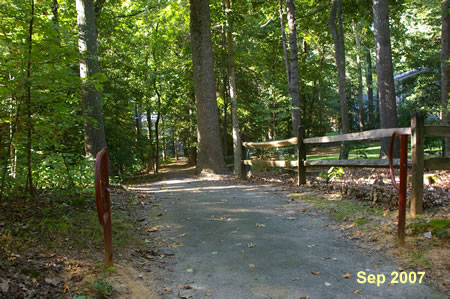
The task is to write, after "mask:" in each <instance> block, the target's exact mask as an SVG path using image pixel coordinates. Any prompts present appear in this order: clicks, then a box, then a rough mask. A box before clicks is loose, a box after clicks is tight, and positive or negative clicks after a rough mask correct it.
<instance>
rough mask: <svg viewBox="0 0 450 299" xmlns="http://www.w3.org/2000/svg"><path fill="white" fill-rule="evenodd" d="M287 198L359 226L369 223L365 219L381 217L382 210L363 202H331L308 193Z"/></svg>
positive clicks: (294, 194)
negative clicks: (306, 203) (307, 204)
mask: <svg viewBox="0 0 450 299" xmlns="http://www.w3.org/2000/svg"><path fill="white" fill-rule="evenodd" d="M289 197H291V198H293V199H294V200H304V201H307V202H310V203H311V204H312V205H313V206H314V207H316V208H320V209H325V211H326V212H328V213H329V214H331V215H332V216H333V217H334V219H335V220H344V219H345V220H354V221H355V222H356V223H357V224H359V225H364V224H367V223H369V219H366V218H370V217H376V216H382V215H383V209H382V208H380V207H377V206H372V205H369V204H367V203H364V202H356V201H350V200H332V199H327V198H321V197H317V196H313V195H312V194H308V193H292V194H289Z"/></svg>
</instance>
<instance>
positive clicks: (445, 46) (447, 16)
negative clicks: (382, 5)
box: [441, 0, 450, 158]
mask: <svg viewBox="0 0 450 299" xmlns="http://www.w3.org/2000/svg"><path fill="white" fill-rule="evenodd" d="M449 3H450V1H449V0H442V4H441V7H442V33H441V102H442V114H441V118H442V125H444V126H448V125H450V112H449V111H448V110H447V109H448V98H449V97H448V94H449V92H450V67H449V63H448V60H449V58H450V45H449V44H450V39H449V34H450V32H449V27H450V13H449V11H448V10H449V9H450V7H449V6H450V4H449ZM442 155H443V156H444V157H447V158H450V137H445V138H444V140H443V151H442Z"/></svg>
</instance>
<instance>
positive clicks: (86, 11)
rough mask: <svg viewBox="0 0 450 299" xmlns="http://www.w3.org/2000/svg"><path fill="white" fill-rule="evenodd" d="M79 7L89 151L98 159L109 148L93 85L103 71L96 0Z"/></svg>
mask: <svg viewBox="0 0 450 299" xmlns="http://www.w3.org/2000/svg"><path fill="white" fill-rule="evenodd" d="M76 7H77V24H78V47H79V50H80V54H81V58H80V78H81V80H82V83H81V103H82V111H83V115H84V117H85V123H84V141H85V151H86V155H87V156H90V157H92V158H94V157H95V156H96V154H97V152H98V151H99V150H101V149H102V148H104V147H106V138H105V129H104V125H103V108H102V96H101V94H100V92H99V91H98V90H97V89H96V88H95V86H94V84H93V82H92V77H93V76H94V75H95V74H97V73H98V72H99V66H98V58H97V28H96V25H95V11H94V3H93V0H76Z"/></svg>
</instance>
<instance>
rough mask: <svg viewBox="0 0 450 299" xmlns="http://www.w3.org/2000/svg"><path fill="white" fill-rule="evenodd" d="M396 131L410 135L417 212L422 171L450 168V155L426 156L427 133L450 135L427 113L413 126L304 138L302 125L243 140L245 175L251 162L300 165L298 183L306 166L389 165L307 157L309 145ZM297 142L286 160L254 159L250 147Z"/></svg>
mask: <svg viewBox="0 0 450 299" xmlns="http://www.w3.org/2000/svg"><path fill="white" fill-rule="evenodd" d="M395 131H397V132H398V133H400V134H406V135H411V160H410V161H408V166H409V167H411V172H412V181H411V182H412V193H411V207H410V213H411V215H413V216H415V215H416V214H420V213H422V209H423V208H422V199H423V174H424V169H430V170H450V158H428V159H424V141H425V137H450V126H425V125H424V114H423V113H421V112H416V113H414V114H413V116H412V118H411V127H410V128H389V129H377V130H370V131H363V132H359V133H349V134H342V135H337V136H325V137H312V138H304V136H305V129H304V127H303V126H300V127H299V129H298V138H297V137H294V138H290V139H285V140H276V141H268V142H244V143H243V144H242V145H243V149H244V157H245V159H244V160H242V170H243V171H242V177H243V178H247V176H248V172H249V170H250V168H251V166H259V167H280V168H297V171H298V173H297V174H298V178H297V179H298V184H299V185H302V184H305V183H306V168H307V167H314V166H328V167H331V166H337V167H359V168H389V160H388V159H354V160H306V147H307V145H309V144H327V143H335V142H349V141H362V140H370V139H380V138H385V137H391V136H392V133H393V132H395ZM292 145H297V148H298V159H297V161H286V160H278V161H273V160H251V159H249V158H250V155H249V149H250V148H279V147H285V146H292ZM394 167H399V160H398V159H394Z"/></svg>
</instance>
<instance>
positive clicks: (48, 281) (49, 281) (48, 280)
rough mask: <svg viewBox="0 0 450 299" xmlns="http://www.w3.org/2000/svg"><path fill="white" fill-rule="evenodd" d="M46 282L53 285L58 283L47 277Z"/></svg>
mask: <svg viewBox="0 0 450 299" xmlns="http://www.w3.org/2000/svg"><path fill="white" fill-rule="evenodd" d="M45 282H46V283H48V284H49V285H52V286H54V287H56V286H57V285H58V281H56V280H54V279H51V278H46V279H45Z"/></svg>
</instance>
